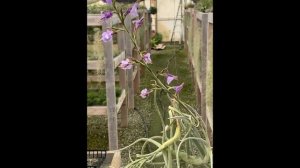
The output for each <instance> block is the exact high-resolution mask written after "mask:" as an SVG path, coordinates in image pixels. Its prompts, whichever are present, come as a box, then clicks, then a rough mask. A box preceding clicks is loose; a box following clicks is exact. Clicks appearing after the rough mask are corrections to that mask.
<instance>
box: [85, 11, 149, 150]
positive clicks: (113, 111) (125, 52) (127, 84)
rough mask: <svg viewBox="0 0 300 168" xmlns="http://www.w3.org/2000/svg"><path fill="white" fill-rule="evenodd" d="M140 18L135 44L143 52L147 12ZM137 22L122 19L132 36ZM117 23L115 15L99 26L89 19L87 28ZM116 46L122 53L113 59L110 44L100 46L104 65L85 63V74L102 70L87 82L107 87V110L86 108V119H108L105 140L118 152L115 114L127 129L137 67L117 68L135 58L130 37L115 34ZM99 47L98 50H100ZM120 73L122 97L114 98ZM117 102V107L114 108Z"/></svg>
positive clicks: (146, 41) (146, 44)
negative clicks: (100, 73)
mask: <svg viewBox="0 0 300 168" xmlns="http://www.w3.org/2000/svg"><path fill="white" fill-rule="evenodd" d="M139 15H140V17H142V16H144V24H143V26H142V27H140V28H139V29H138V33H137V34H138V35H137V37H136V38H137V42H138V46H139V47H140V48H141V49H142V50H149V48H150V32H151V31H150V25H149V14H148V12H146V10H143V11H139ZM134 19H137V18H131V17H130V16H129V15H128V16H127V17H126V19H125V25H126V26H127V28H128V29H129V31H131V32H133V31H134V29H133V28H134V27H133V24H132V21H133V20H134ZM119 24H120V20H119V19H118V17H117V16H116V15H114V16H113V17H112V18H111V19H109V20H108V21H106V22H100V17H99V15H92V14H91V15H88V22H87V26H102V31H103V30H104V31H105V30H106V28H108V27H111V26H112V25H114V26H115V27H116V26H119ZM117 43H118V48H119V50H120V51H121V53H120V54H119V55H118V56H116V57H114V56H113V47H112V46H113V42H112V40H111V41H110V42H107V43H102V44H103V48H104V61H102V60H94V61H88V64H87V67H88V70H99V69H100V70H105V75H94V76H88V79H87V82H104V81H105V83H106V100H107V106H88V107H87V115H88V116H92V115H107V118H108V140H109V150H117V149H118V129H117V128H118V121H117V114H118V113H119V112H120V113H121V127H127V126H128V109H133V108H134V94H137V93H139V92H140V91H139V85H140V67H139V65H136V66H134V67H133V68H132V69H130V70H123V69H121V68H119V67H118V65H119V64H120V63H121V61H122V60H124V59H126V58H129V57H134V58H138V57H139V56H138V54H137V52H136V50H135V48H134V45H133V43H132V42H131V41H130V37H129V34H128V33H126V32H124V31H118V32H117ZM99 47H101V46H99ZM116 69H118V72H119V82H120V87H121V89H122V92H121V96H120V97H118V98H116V94H115V82H116V78H115V70H116ZM116 99H118V103H117V104H116Z"/></svg>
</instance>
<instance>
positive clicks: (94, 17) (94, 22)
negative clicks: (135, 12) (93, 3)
mask: <svg viewBox="0 0 300 168" xmlns="http://www.w3.org/2000/svg"><path fill="white" fill-rule="evenodd" d="M111 19H112V24H113V25H116V24H119V23H121V21H120V19H119V18H118V16H117V15H116V14H114V15H113V16H112V18H111ZM103 23H104V22H102V21H101V20H100V15H99V14H88V15H87V26H102V25H103Z"/></svg>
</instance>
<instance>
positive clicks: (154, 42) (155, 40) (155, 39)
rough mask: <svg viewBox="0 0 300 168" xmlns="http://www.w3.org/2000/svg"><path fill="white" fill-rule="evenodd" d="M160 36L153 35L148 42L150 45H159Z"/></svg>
mask: <svg viewBox="0 0 300 168" xmlns="http://www.w3.org/2000/svg"><path fill="white" fill-rule="evenodd" d="M162 38H163V37H162V34H161V33H158V32H157V33H155V35H154V36H153V37H152V38H151V41H150V43H151V46H156V45H158V44H159V43H161V42H162Z"/></svg>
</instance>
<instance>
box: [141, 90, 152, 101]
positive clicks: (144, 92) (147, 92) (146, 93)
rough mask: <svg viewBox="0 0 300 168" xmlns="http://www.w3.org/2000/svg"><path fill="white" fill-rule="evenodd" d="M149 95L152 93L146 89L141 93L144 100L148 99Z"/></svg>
mask: <svg viewBox="0 0 300 168" xmlns="http://www.w3.org/2000/svg"><path fill="white" fill-rule="evenodd" d="M149 93H150V91H148V89H147V88H145V89H143V90H142V91H141V94H140V96H141V97H142V98H143V99H144V98H146V97H147V96H149Z"/></svg>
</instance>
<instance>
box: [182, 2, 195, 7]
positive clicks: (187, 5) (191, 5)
mask: <svg viewBox="0 0 300 168" xmlns="http://www.w3.org/2000/svg"><path fill="white" fill-rule="evenodd" d="M194 7H195V4H193V3H191V2H190V3H187V4H186V5H185V6H184V9H188V8H194Z"/></svg>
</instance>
